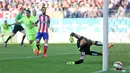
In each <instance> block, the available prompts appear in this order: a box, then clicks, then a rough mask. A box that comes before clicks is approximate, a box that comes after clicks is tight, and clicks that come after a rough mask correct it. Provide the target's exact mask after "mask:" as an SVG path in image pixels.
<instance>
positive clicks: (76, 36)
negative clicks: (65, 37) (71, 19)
mask: <svg viewBox="0 0 130 73" xmlns="http://www.w3.org/2000/svg"><path fill="white" fill-rule="evenodd" d="M70 36H73V37H75V38H77V39H81V38H82V36H80V35H78V34H76V33H74V32H72V33H71V34H70Z"/></svg>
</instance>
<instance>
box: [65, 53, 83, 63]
mask: <svg viewBox="0 0 130 73" xmlns="http://www.w3.org/2000/svg"><path fill="white" fill-rule="evenodd" d="M84 58H85V52H81V56H80V59H79V60H77V61H70V62H67V64H72V65H73V64H81V63H83V62H84Z"/></svg>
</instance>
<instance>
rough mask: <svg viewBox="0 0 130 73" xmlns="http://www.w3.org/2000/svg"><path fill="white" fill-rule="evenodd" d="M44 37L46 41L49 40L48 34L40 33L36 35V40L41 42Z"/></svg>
mask: <svg viewBox="0 0 130 73" xmlns="http://www.w3.org/2000/svg"><path fill="white" fill-rule="evenodd" d="M42 37H43V39H44V40H48V39H49V36H48V33H42V32H38V33H37V35H36V39H39V40H41V38H42Z"/></svg>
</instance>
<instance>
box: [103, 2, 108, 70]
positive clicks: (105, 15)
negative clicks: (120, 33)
mask: <svg viewBox="0 0 130 73" xmlns="http://www.w3.org/2000/svg"><path fill="white" fill-rule="evenodd" d="M103 6H104V7H103V58H102V70H103V71H107V70H108V0H104V4H103Z"/></svg>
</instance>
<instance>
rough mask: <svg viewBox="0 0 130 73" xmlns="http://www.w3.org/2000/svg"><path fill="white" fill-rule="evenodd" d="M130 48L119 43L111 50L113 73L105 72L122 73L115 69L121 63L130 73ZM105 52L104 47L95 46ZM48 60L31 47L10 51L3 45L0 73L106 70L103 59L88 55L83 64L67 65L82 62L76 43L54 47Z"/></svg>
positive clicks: (94, 47)
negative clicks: (115, 65)
mask: <svg viewBox="0 0 130 73" xmlns="http://www.w3.org/2000/svg"><path fill="white" fill-rule="evenodd" d="M129 47H130V45H129V44H116V45H115V46H114V47H112V48H111V49H109V68H110V69H109V71H108V72H102V73H121V72H120V71H115V70H113V66H112V64H113V63H114V62H115V61H121V62H122V63H123V64H124V67H126V68H125V69H126V71H127V73H130V68H129V65H130V61H129V60H130V49H129ZM92 50H94V51H98V52H101V51H102V47H97V46H92ZM47 53H48V57H47V58H44V57H42V54H40V55H39V56H35V54H34V53H33V52H32V49H31V47H30V45H28V44H26V46H25V47H21V46H20V45H18V44H10V45H8V48H4V46H3V45H2V44H1V45H0V73H93V72H96V71H100V70H101V69H102V57H101V56H86V58H85V61H84V63H83V64H80V65H67V64H66V62H68V61H75V60H78V59H79V57H80V53H79V51H78V49H77V48H76V46H75V44H50V45H49V49H48V52H47Z"/></svg>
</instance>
